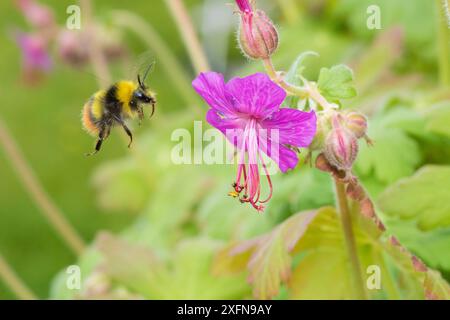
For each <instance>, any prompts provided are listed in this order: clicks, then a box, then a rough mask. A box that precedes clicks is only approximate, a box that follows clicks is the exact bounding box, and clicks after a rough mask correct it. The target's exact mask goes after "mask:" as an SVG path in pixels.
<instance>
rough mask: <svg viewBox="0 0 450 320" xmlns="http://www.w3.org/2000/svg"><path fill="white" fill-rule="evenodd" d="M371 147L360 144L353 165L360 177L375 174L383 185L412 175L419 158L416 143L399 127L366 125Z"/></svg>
mask: <svg viewBox="0 0 450 320" xmlns="http://www.w3.org/2000/svg"><path fill="white" fill-rule="evenodd" d="M369 136H370V138H371V139H372V140H373V141H374V144H373V146H367V144H366V143H361V144H360V151H359V155H358V159H357V161H356V164H355V167H356V170H357V171H358V173H360V174H361V175H363V176H370V175H371V174H372V173H373V174H375V176H376V178H377V179H378V180H380V181H382V182H384V183H385V184H390V183H392V182H395V181H396V180H398V179H400V178H402V177H406V176H409V175H411V174H412V173H413V172H414V170H415V168H416V167H417V166H418V165H419V163H420V161H421V157H422V156H421V153H420V149H419V146H418V144H417V142H416V141H415V140H413V139H412V138H410V137H409V136H408V135H406V134H405V133H404V132H403V131H402V130H400V129H396V128H388V127H385V126H382V125H375V126H372V127H370V128H369Z"/></svg>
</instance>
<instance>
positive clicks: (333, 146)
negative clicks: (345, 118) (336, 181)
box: [325, 117, 358, 171]
mask: <svg viewBox="0 0 450 320" xmlns="http://www.w3.org/2000/svg"><path fill="white" fill-rule="evenodd" d="M332 121H333V129H332V130H331V131H330V133H329V134H328V136H327V138H326V141H325V157H326V158H327V159H328V161H329V162H330V164H331V165H332V166H334V167H336V168H337V169H339V170H344V171H350V170H351V168H352V165H353V162H354V161H355V159H356V155H357V154H358V139H357V138H356V136H355V135H354V134H353V133H352V132H351V131H350V130H349V129H347V128H345V127H343V126H342V125H341V124H340V123H339V120H338V119H337V117H335V118H333V120H332Z"/></svg>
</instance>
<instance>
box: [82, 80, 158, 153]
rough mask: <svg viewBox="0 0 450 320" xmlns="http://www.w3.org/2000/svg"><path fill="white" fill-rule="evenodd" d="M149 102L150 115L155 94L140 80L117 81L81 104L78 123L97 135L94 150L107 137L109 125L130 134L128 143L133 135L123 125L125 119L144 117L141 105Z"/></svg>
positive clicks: (153, 106)
mask: <svg viewBox="0 0 450 320" xmlns="http://www.w3.org/2000/svg"><path fill="white" fill-rule="evenodd" d="M145 104H150V105H151V106H152V113H151V114H152V115H153V111H154V108H155V104H156V98H155V94H154V93H153V92H152V91H150V90H149V89H148V88H147V87H146V86H145V85H144V84H143V82H141V79H140V77H139V76H138V81H137V82H133V81H119V82H116V83H115V84H113V85H112V86H111V87H109V88H108V89H107V90H100V91H97V92H96V93H95V94H94V95H93V96H92V97H91V98H90V99H89V100H88V101H87V102H86V104H85V105H84V107H83V111H82V124H83V127H84V129H85V130H86V131H87V132H88V133H89V134H91V135H93V136H97V138H98V140H97V143H96V145H95V150H94V152H92V153H90V154H89V155H92V154H95V153H97V152H98V151H100V148H101V146H102V142H103V141H104V140H106V138H108V136H109V134H110V132H111V128H112V127H113V126H116V125H118V126H121V127H122V128H123V129H124V130H125V132H126V133H127V135H128V136H129V138H130V143H129V145H128V147H130V146H131V143H132V141H133V135H132V133H131V131H130V129H129V128H128V127H127V125H126V123H125V120H126V119H130V118H136V117H138V118H139V120H142V119H143V117H144V109H143V105H145Z"/></svg>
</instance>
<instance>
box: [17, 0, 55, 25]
mask: <svg viewBox="0 0 450 320" xmlns="http://www.w3.org/2000/svg"><path fill="white" fill-rule="evenodd" d="M16 4H17V6H18V7H19V9H20V10H21V11H22V13H23V15H24V16H25V18H26V19H27V20H28V22H30V24H31V25H32V26H34V27H37V28H46V27H50V26H53V25H54V24H55V17H54V15H53V12H52V10H51V9H50V8H49V7H48V6H44V5H41V4H39V3H38V2H36V1H35V0H16Z"/></svg>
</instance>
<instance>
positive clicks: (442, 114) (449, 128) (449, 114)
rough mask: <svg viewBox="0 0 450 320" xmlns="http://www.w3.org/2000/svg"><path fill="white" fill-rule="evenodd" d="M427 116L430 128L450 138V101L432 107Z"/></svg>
mask: <svg viewBox="0 0 450 320" xmlns="http://www.w3.org/2000/svg"><path fill="white" fill-rule="evenodd" d="M426 118H427V129H428V130H430V131H431V132H434V133H437V134H441V135H444V136H446V137H449V138H450V102H445V103H442V104H439V105H437V106H434V107H432V108H430V109H429V110H428V112H427V113H426Z"/></svg>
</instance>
